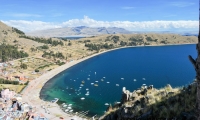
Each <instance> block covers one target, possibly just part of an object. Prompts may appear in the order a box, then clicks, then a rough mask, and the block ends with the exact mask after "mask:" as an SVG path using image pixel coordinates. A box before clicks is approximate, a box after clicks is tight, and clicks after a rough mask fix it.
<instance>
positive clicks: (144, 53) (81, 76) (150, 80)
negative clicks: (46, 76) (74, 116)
mask: <svg viewBox="0 0 200 120" xmlns="http://www.w3.org/2000/svg"><path fill="white" fill-rule="evenodd" d="M188 55H192V56H193V57H194V58H196V49H195V45H174V46H157V47H133V48H123V49H118V50H114V51H111V52H107V53H104V54H101V55H98V56H95V57H93V58H91V59H88V60H86V61H83V62H81V63H79V64H77V65H75V66H73V67H71V68H69V69H67V70H65V71H64V72H62V73H60V74H58V75H56V76H55V77H54V78H53V79H51V80H49V81H48V82H47V83H46V84H45V85H44V87H43V89H42V91H41V93H40V97H41V98H42V99H45V100H52V99H53V98H59V99H60V100H59V101H60V103H63V102H65V103H71V104H73V105H72V109H73V110H74V112H80V111H87V110H89V113H88V115H89V116H92V115H96V114H97V115H102V114H103V113H104V111H105V110H106V108H107V106H105V103H109V104H113V103H114V102H117V101H120V99H121V93H122V87H126V88H127V89H128V90H130V91H133V90H135V89H137V88H139V87H140V86H141V85H142V84H147V85H151V84H153V85H154V87H156V88H160V87H164V86H165V85H166V84H168V83H169V84H171V85H172V86H173V87H177V86H183V85H187V84H189V83H191V82H192V81H193V79H194V78H195V71H194V68H193V66H192V64H191V63H190V61H189V60H188ZM102 79H103V81H102ZM134 79H135V80H136V81H134ZM83 80H84V82H85V83H84V86H81V84H82V81H83ZM95 81H98V82H95ZM107 82H109V83H107ZM91 83H97V84H98V87H96V86H94V85H91ZM116 84H119V86H116ZM80 87H81V88H80ZM86 89H88V90H86ZM87 92H88V94H89V95H86V93H87ZM82 97H84V98H85V100H81V98H82Z"/></svg>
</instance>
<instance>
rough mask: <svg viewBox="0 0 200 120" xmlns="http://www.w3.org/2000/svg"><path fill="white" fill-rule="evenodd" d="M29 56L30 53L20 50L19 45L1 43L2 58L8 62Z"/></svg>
mask: <svg viewBox="0 0 200 120" xmlns="http://www.w3.org/2000/svg"><path fill="white" fill-rule="evenodd" d="M24 57H28V53H26V52H24V51H18V49H17V47H15V46H12V45H7V44H4V43H3V44H1V45H0V60H1V62H6V61H9V60H13V59H18V58H24Z"/></svg>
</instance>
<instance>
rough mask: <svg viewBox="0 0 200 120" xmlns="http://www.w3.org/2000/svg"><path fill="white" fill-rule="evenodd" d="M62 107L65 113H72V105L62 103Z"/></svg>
mask: <svg viewBox="0 0 200 120" xmlns="http://www.w3.org/2000/svg"><path fill="white" fill-rule="evenodd" d="M62 107H63V109H65V110H64V111H65V112H69V113H71V112H73V109H72V104H68V105H67V104H66V103H63V104H62Z"/></svg>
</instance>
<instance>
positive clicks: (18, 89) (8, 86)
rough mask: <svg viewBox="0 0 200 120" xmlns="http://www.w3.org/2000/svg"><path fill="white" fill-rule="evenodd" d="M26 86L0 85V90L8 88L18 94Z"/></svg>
mask: <svg viewBox="0 0 200 120" xmlns="http://www.w3.org/2000/svg"><path fill="white" fill-rule="evenodd" d="M25 86H26V85H12V84H0V89H5V88H8V89H10V90H14V91H15V92H16V93H20V92H21V91H22V90H23V89H24V87H25Z"/></svg>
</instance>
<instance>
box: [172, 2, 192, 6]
mask: <svg viewBox="0 0 200 120" xmlns="http://www.w3.org/2000/svg"><path fill="white" fill-rule="evenodd" d="M194 4H195V3H192V2H171V3H170V5H171V6H175V7H188V6H191V5H194Z"/></svg>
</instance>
